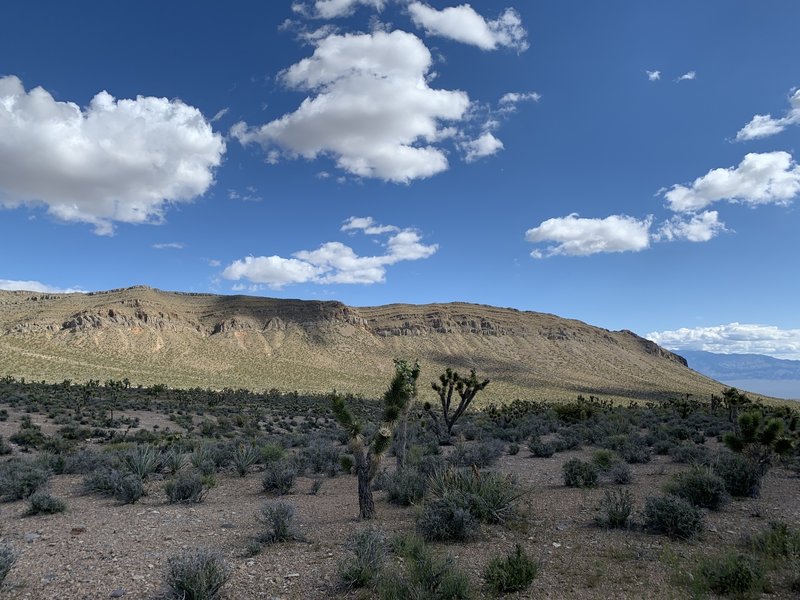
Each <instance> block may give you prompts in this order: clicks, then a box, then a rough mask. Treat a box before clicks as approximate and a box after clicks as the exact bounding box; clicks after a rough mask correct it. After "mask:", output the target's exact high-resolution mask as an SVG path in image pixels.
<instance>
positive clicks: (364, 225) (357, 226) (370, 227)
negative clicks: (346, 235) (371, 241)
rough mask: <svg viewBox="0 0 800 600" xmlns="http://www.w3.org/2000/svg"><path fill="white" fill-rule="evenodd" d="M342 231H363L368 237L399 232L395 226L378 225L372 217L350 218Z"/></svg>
mask: <svg viewBox="0 0 800 600" xmlns="http://www.w3.org/2000/svg"><path fill="white" fill-rule="evenodd" d="M339 230H340V231H353V232H355V231H363V232H364V233H366V234H367V235H380V234H382V233H389V232H391V231H398V230H399V228H398V227H396V226H394V225H378V224H377V223H375V220H374V219H373V218H372V217H350V218H349V219H347V220H346V221H345V222H344V224H343V225H342V226H341V228H340V229H339Z"/></svg>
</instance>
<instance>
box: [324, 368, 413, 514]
mask: <svg viewBox="0 0 800 600" xmlns="http://www.w3.org/2000/svg"><path fill="white" fill-rule="evenodd" d="M394 366H395V373H394V377H393V378H392V381H391V383H389V389H387V390H386V393H385V394H384V395H383V419H382V423H381V425H380V426H379V427H378V429H377V430H376V431H375V433H374V434H373V435H372V437H371V438H370V439H369V440H367V439H366V438H365V436H364V433H363V429H364V427H363V424H362V423H361V422H360V421H359V420H357V419H356V418H355V417H354V416H353V413H352V412H351V411H350V409H349V408H348V407H347V404H346V403H345V401H344V398H343V397H342V396H339V395H338V394H336V393H335V392H334V394H333V415H334V417H335V418H336V420H337V421H338V422H339V425H341V426H342V427H343V428H344V429H345V431H346V432H347V435H348V437H349V438H350V441H349V444H348V445H349V447H350V452H352V453H353V456H354V458H355V463H356V476H357V477H358V512H359V516H360V517H361V518H362V519H371V518H373V517H374V516H375V500H374V498H373V497H372V485H371V484H372V480H373V479H375V476H376V475H377V474H378V469H379V468H380V465H381V460H383V455H384V454H385V453H386V451H387V450H388V449H389V446H390V445H391V443H392V431H393V429H394V425H395V423H396V422H397V420H398V419H399V418H400V416H401V415H402V414H403V413H404V412H405V410H406V408H407V406H408V404H409V402H410V401H411V398H413V396H414V394H415V392H416V382H417V378H418V377H419V365H417V364H415V365H413V366H409V365H408V363H406V362H405V361H402V360H396V361H395V362H394Z"/></svg>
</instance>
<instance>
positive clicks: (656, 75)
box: [645, 71, 661, 81]
mask: <svg viewBox="0 0 800 600" xmlns="http://www.w3.org/2000/svg"><path fill="white" fill-rule="evenodd" d="M645 73H647V80H648V81H658V80H659V79H661V71H645Z"/></svg>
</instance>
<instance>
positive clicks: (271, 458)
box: [259, 442, 286, 465]
mask: <svg viewBox="0 0 800 600" xmlns="http://www.w3.org/2000/svg"><path fill="white" fill-rule="evenodd" d="M259 454H260V461H261V463H263V464H265V465H268V464H270V463H274V462H275V461H278V460H282V459H284V458H286V450H284V449H283V448H282V447H281V446H280V445H279V444H276V443H272V442H271V443H268V444H264V445H263V446H261V447H260V448H259Z"/></svg>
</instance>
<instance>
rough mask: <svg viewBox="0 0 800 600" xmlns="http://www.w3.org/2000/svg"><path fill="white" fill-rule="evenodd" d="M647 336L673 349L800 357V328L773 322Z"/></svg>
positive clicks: (663, 332) (680, 330)
mask: <svg viewBox="0 0 800 600" xmlns="http://www.w3.org/2000/svg"><path fill="white" fill-rule="evenodd" d="M645 337H647V338H648V339H650V340H653V341H654V342H655V343H657V344H659V345H660V346H664V347H665V348H669V349H670V350H674V351H678V352H680V351H681V350H703V351H706V352H717V353H719V354H766V355H769V356H774V357H776V358H784V359H789V360H800V329H780V328H779V327H775V326H774V325H757V324H747V323H729V324H728V325H717V326H713V327H694V328H691V329H690V328H685V327H682V328H680V329H676V330H674V331H654V332H652V333H648V334H647V335H646V336H645Z"/></svg>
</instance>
